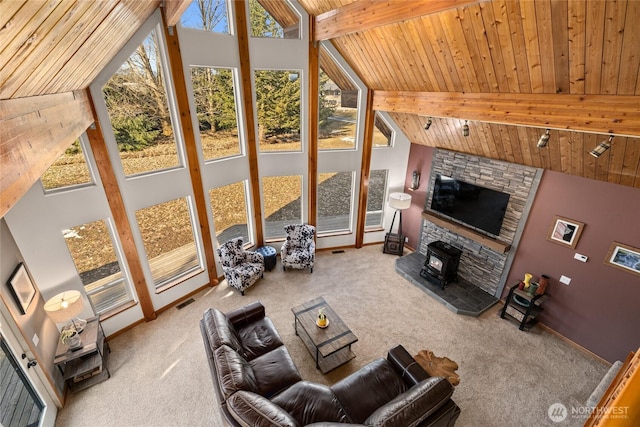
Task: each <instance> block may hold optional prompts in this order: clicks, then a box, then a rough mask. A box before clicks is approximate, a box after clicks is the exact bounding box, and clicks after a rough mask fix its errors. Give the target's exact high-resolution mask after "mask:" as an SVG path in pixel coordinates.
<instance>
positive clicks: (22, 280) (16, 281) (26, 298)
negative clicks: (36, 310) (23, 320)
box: [7, 263, 36, 314]
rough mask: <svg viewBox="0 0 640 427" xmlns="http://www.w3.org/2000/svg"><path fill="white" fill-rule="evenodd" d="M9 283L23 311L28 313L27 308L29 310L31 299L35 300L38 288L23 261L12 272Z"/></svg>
mask: <svg viewBox="0 0 640 427" xmlns="http://www.w3.org/2000/svg"><path fill="white" fill-rule="evenodd" d="M7 285H9V289H11V293H12V294H13V298H14V299H15V300H16V303H17V304H18V308H20V311H21V313H22V314H26V313H27V310H29V305H31V301H33V298H34V297H35V296H36V288H35V287H34V286H33V283H32V282H31V278H30V277H29V273H27V269H26V268H25V267H24V264H23V263H20V264H18V266H17V267H16V269H15V270H14V271H13V273H12V274H11V277H10V278H9V281H8V282H7Z"/></svg>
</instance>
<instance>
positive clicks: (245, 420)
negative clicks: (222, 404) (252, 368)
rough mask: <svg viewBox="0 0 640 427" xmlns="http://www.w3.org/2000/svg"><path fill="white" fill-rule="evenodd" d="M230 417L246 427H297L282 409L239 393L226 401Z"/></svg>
mask: <svg viewBox="0 0 640 427" xmlns="http://www.w3.org/2000/svg"><path fill="white" fill-rule="evenodd" d="M227 409H228V410H229V413H230V414H231V416H232V417H233V418H234V419H235V420H236V421H238V423H239V424H240V425H242V426H247V427H299V426H300V424H298V422H297V421H296V420H295V419H293V417H291V415H289V414H288V413H287V411H285V410H284V409H282V408H280V407H279V406H278V405H276V404H274V403H273V402H271V401H270V400H269V399H266V398H264V397H262V396H260V395H258V394H255V393H251V392H246V391H239V392H237V393H235V394H234V395H233V396H231V397H230V398H229V400H227Z"/></svg>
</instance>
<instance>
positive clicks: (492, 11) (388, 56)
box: [300, 0, 640, 188]
mask: <svg viewBox="0 0 640 427" xmlns="http://www.w3.org/2000/svg"><path fill="white" fill-rule="evenodd" d="M300 3H301V4H302V5H303V7H304V8H305V9H306V10H307V12H308V13H309V14H311V15H314V16H316V26H317V28H318V30H317V32H316V38H318V39H323V38H325V35H326V34H329V36H327V37H331V42H332V43H333V44H334V46H335V47H336V49H337V50H338V51H339V52H340V53H341V54H342V55H343V56H344V58H345V59H346V60H347V62H348V63H349V64H350V65H351V66H352V68H353V69H354V70H355V71H356V72H357V73H358V74H359V76H360V77H361V78H362V79H363V81H364V82H365V83H366V85H367V86H368V87H369V88H371V89H373V90H374V93H375V94H376V95H374V104H375V105H376V106H377V107H379V108H380V109H384V110H386V111H389V112H390V114H391V116H392V117H393V119H394V120H395V121H396V122H397V123H398V124H399V126H400V127H401V128H402V130H403V131H404V133H405V134H406V135H407V136H408V138H409V139H410V141H411V142H414V143H418V144H423V145H427V146H432V147H441V148H446V149H450V150H455V151H461V152H465V153H471V154H477V155H480V156H485V157H490V158H493V159H499V160H505V161H509V162H515V163H520V164H526V165H530V166H535V167H541V168H546V169H551V170H554V171H558V172H564V173H569V174H573V175H577V176H582V177H587V178H593V179H598V180H602V181H607V182H612V183H618V184H622V185H628V186H634V187H638V188H640V165H639V164H640V139H639V138H638V137H640V126H639V124H640V121H638V119H639V117H640V116H639V113H640V97H639V95H640V74H639V70H640V31H638V30H637V28H634V26H635V25H637V22H640V2H638V1H634V0H617V1H616V0H611V1H608V0H588V1H587V0H536V1H515V0H492V1H475V2H469V1H462V0H458V1H455V0H449V1H442V0H441V1H432V2H425V1H415V2H410V3H411V4H412V5H413V9H414V11H413V12H412V11H401V10H400V9H401V8H402V5H403V4H406V3H407V2H396V1H393V0H391V1H385V2H379V1H378V2H376V1H368V0H367V1H356V2H354V1H353V0H300ZM383 6H384V7H383ZM428 7H431V8H432V9H434V10H436V12H433V13H428V14H426V15H423V16H417V17H416V15H415V14H416V12H415V11H416V10H417V9H418V8H428ZM437 9H439V10H437ZM394 10H395V12H397V13H396V16H395V17H394V16H392V15H393V11H394ZM383 12H384V13H385V14H386V15H387V16H386V17H384V18H383V17H381V16H380V15H381V14H382V13H383ZM323 14H324V15H323ZM402 14H404V16H403V15H402ZM347 15H350V16H347ZM367 16H369V17H370V18H371V19H372V20H373V19H375V20H378V21H380V22H381V24H379V25H377V26H371V25H360V28H366V29H365V30H362V29H360V30H359V29H358V25H357V24H358V22H363V21H364V20H365V19H366V17H367ZM339 17H342V18H339ZM339 19H342V21H338V20H339ZM385 20H386V22H385ZM338 26H340V28H338ZM388 93H400V94H402V95H403V96H399V97H397V99H398V100H399V101H398V104H403V101H404V105H401V106H394V105H392V104H391V103H389V102H387V101H388V98H387V96H386V95H387V94H388ZM432 93H433V94H434V95H437V96H429V95H430V94H432ZM446 93H450V94H452V95H451V97H450V99H449V100H448V102H447V103H446V105H444V104H443V105H444V106H443V105H440V103H439V102H440V100H441V99H442V98H443V97H442V95H443V94H446ZM497 93H501V94H522V95H516V96H515V97H509V98H513V99H515V101H512V102H511V103H510V104H508V106H509V108H511V110H509V109H506V110H502V111H501V110H500V109H499V107H498V98H499V97H498V96H496V95H495V94H497ZM474 94H484V95H485V96H482V97H479V96H475V95H474ZM492 94H494V95H493V96H492ZM382 95H384V97H383V96H382ZM405 95H411V96H415V97H416V98H417V99H420V100H421V101H422V102H419V103H418V102H407V100H409V99H411V96H405ZM525 95H526V96H525ZM545 95H546V96H545ZM562 95H571V96H567V97H563V96H562ZM576 95H578V96H576ZM583 95H585V96H583ZM600 95H606V97H600ZM518 97H520V98H518ZM382 98H384V100H382ZM436 99H437V100H438V102H436ZM458 99H459V101H458V102H457V105H456V101H457V100H458ZM479 100H482V102H480V101H479ZM590 100H592V101H593V102H591V101H590ZM524 101H526V102H524ZM531 102H533V103H534V104H536V105H538V106H539V108H540V111H539V112H538V111H536V112H535V113H533V112H531V110H532V106H531ZM601 102H602V103H601ZM555 103H564V104H565V105H564V107H563V109H559V108H551V107H547V106H549V105H552V104H554V107H555ZM623 104H624V105H623ZM474 106H475V108H474ZM518 107H519V108H518ZM545 108H546V109H547V110H546V111H555V112H548V113H547V114H545ZM581 108H583V109H584V108H588V111H581V110H580V109H581ZM489 110H495V114H493V116H491V115H490V114H488V111H489ZM515 110H519V111H515ZM518 114H520V115H522V116H523V117H524V116H525V115H529V117H527V120H526V121H525V122H519V121H518V120H517V119H516V117H517V116H518ZM500 115H501V117H500ZM428 116H433V124H432V126H431V127H430V129H429V130H428V131H426V130H425V129H424V128H423V127H424V124H425V122H426V120H427V118H428ZM575 116H581V117H586V118H585V119H582V118H581V119H580V120H577V119H576V118H575ZM474 117H478V118H482V120H472V119H473V118H474ZM465 119H470V120H469V122H468V124H469V128H470V135H469V136H468V137H464V136H462V126H463V124H464V120H465ZM598 120H601V121H602V123H597V121H598ZM578 122H580V123H578ZM623 122H626V125H627V129H625V130H624V131H622V129H620V130H618V129H614V127H615V126H616V123H617V124H619V125H621V124H622V123H623ZM509 123H518V124H519V126H513V125H510V124H509ZM523 123H528V124H530V126H523V125H522V124H523ZM533 126H535V127H533ZM547 127H549V128H551V131H550V135H551V138H550V141H549V144H548V146H547V147H545V148H537V146H536V144H537V141H538V139H539V137H540V135H541V134H542V133H543V132H544V129H545V128H547ZM567 129H572V130H575V129H581V130H585V129H588V130H589V131H590V132H589V133H585V132H576V131H570V130H567ZM591 132H594V133H591ZM609 133H616V134H619V135H625V136H616V137H615V138H614V140H613V144H612V146H611V149H609V150H608V151H607V152H605V153H604V154H603V155H602V156H600V157H599V158H597V159H596V158H595V157H593V156H591V155H589V151H590V150H591V149H592V148H594V147H595V146H596V145H597V144H598V143H599V142H601V141H602V140H606V139H607V137H608V134H609Z"/></svg>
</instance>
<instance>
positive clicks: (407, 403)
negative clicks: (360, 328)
mask: <svg viewBox="0 0 640 427" xmlns="http://www.w3.org/2000/svg"><path fill="white" fill-rule="evenodd" d="M200 330H201V332H202V337H203V340H204V347H205V350H206V354H207V357H208V361H209V367H210V369H211V375H212V378H213V383H214V388H215V390H216V394H217V398H218V402H219V405H220V409H221V412H222V414H223V416H224V418H225V419H226V421H227V422H228V423H229V424H230V425H232V426H243V427H247V426H265V427H266V426H292V427H298V426H308V425H314V426H340V425H343V426H346V425H365V426H389V427H413V426H421V427H422V426H453V425H454V424H455V422H456V419H457V418H458V415H459V414H460V408H459V407H458V406H457V405H456V404H455V403H454V401H453V400H451V395H452V394H453V386H452V385H451V384H450V383H449V382H448V381H447V380H446V379H444V378H442V377H429V375H428V374H427V373H426V372H425V371H424V370H423V369H422V368H421V367H420V365H418V364H417V363H416V361H415V360H414V359H413V358H412V357H411V355H410V354H409V353H408V352H407V351H406V350H405V349H404V347H402V346H400V345H398V346H396V347H394V348H392V349H391V350H389V352H388V354H387V357H386V358H379V359H377V360H374V361H372V362H371V363H369V364H368V365H366V366H364V367H362V368H361V369H359V370H358V371H356V372H354V373H352V374H351V375H349V376H348V377H346V378H344V379H342V380H341V381H339V382H337V383H336V384H334V385H332V386H330V387H329V386H326V385H324V384H318V383H312V382H309V381H305V380H303V379H302V378H301V377H300V374H299V372H298V369H297V368H296V366H295V364H294V363H293V360H292V359H291V356H290V354H289V352H288V351H287V349H286V347H285V346H284V344H283V343H282V340H281V339H280V336H279V334H278V331H277V330H276V328H275V326H274V325H273V323H272V321H271V319H269V318H268V317H266V316H265V309H264V306H263V305H262V304H261V303H260V302H255V303H252V304H249V305H247V306H244V307H241V308H238V309H236V310H233V311H231V312H228V313H226V314H224V313H222V312H221V311H219V310H217V309H214V308H210V309H208V310H206V311H205V312H204V315H203V318H202V320H201V321H200Z"/></svg>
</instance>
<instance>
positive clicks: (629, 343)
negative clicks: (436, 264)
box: [503, 170, 640, 362]
mask: <svg viewBox="0 0 640 427" xmlns="http://www.w3.org/2000/svg"><path fill="white" fill-rule="evenodd" d="M555 215H560V216H563V217H567V218H571V219H574V220H576V221H580V222H584V223H585V224H586V225H585V228H584V231H583V233H582V235H581V236H580V240H579V241H578V245H577V246H576V248H575V250H574V249H571V248H570V247H565V246H562V245H560V244H557V243H553V242H550V241H548V240H547V238H546V237H547V233H548V231H549V228H550V226H551V223H552V222H553V220H554V216H555ZM639 218H640V189H637V188H632V187H626V186H622V185H617V184H608V183H604V182H601V181H596V180H591V179H586V178H580V177H575V176H572V175H566V174H562V173H558V172H552V171H548V170H546V171H545V172H544V174H543V176H542V180H541V182H540V186H539V188H538V193H537V195H536V199H535V201H534V204H533V206H532V209H531V212H530V214H529V220H528V221H527V224H526V226H525V229H524V232H523V235H522V239H521V241H520V244H519V246H518V249H517V252H516V257H515V259H514V262H513V264H512V266H511V270H510V272H509V276H508V281H507V283H517V282H518V281H519V280H521V279H522V278H523V277H524V273H531V274H533V275H534V276H536V277H539V276H540V274H547V275H549V276H550V277H551V283H550V288H549V291H548V292H549V294H550V295H551V297H550V298H549V300H548V301H547V302H546V303H545V310H544V311H543V312H542V313H541V314H540V316H539V320H540V321H541V322H542V323H543V324H545V325H546V326H548V327H550V328H551V329H553V330H555V331H557V332H559V333H560V334H562V335H564V336H565V337H567V338H569V339H570V340H572V341H573V342H575V343H577V344H579V345H581V346H582V347H585V348H586V349H588V350H590V351H591V352H593V353H595V354H597V355H598V356H600V357H602V358H604V359H606V360H608V361H609V362H613V361H615V360H618V359H621V360H624V358H625V357H626V356H627V354H628V353H629V352H630V351H635V350H637V349H638V346H640V305H639V303H638V301H640V276H638V275H634V274H632V273H627V272H625V271H623V270H619V269H617V268H613V267H610V266H608V265H606V264H604V262H603V261H604V259H605V256H606V254H607V251H608V250H609V246H610V245H611V243H612V242H613V241H617V242H620V243H625V244H627V245H631V246H634V247H640V221H639ZM575 253H580V254H582V255H586V256H588V257H589V259H588V261H587V262H586V263H583V262H581V261H578V260H575V259H574V258H573V256H574V254H575ZM562 275H565V276H567V277H570V278H571V283H570V284H569V285H568V286H566V285H563V284H561V283H560V282H559V281H558V279H559V278H560V276H562ZM506 292H507V289H506V288H505V293H506ZM504 296H505V295H503V297H504Z"/></svg>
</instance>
